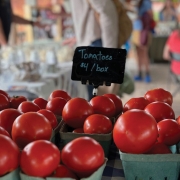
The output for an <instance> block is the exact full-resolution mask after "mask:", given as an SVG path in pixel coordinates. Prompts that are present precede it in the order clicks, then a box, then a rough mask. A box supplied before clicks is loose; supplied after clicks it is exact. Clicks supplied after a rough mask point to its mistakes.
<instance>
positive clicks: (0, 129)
mask: <svg viewBox="0 0 180 180" xmlns="http://www.w3.org/2000/svg"><path fill="white" fill-rule="evenodd" d="M0 134H2V135H5V136H8V137H10V135H9V133H8V132H7V131H6V130H5V129H4V128H3V127H1V126H0Z"/></svg>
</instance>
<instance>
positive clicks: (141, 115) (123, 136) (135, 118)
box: [113, 109, 158, 154]
mask: <svg viewBox="0 0 180 180" xmlns="http://www.w3.org/2000/svg"><path fill="white" fill-rule="evenodd" d="M157 137H158V129H157V122H156V120H155V119H154V117H153V116H151V115H150V114H148V113H146V112H145V111H144V110H139V109H132V110H129V111H126V112H125V113H124V114H122V115H121V116H120V117H119V118H118V119H117V121H116V123H115V125H114V129H113V139H114V143H115V144H116V146H117V148H118V149H120V151H122V152H125V153H132V154H142V153H145V152H147V151H148V150H149V149H150V148H151V147H152V145H153V144H154V143H155V142H156V140H157Z"/></svg>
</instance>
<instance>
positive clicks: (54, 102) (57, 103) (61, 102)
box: [46, 97, 67, 116]
mask: <svg viewBox="0 0 180 180" xmlns="http://www.w3.org/2000/svg"><path fill="white" fill-rule="evenodd" d="M66 103H67V101H66V100H65V99H63V98H60V97H56V98H53V99H51V100H49V101H48V103H47V105H46V109H47V110H50V111H52V112H53V113H54V114H55V115H58V116H62V110H63V108H64V106H65V104H66Z"/></svg>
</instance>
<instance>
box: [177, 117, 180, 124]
mask: <svg viewBox="0 0 180 180" xmlns="http://www.w3.org/2000/svg"><path fill="white" fill-rule="evenodd" d="M176 121H177V123H178V124H179V125H180V116H179V117H178V118H177V119H176Z"/></svg>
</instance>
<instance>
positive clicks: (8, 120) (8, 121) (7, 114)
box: [0, 108, 22, 135]
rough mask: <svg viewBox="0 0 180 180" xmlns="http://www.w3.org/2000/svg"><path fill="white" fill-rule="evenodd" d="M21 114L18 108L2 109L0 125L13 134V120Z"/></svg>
mask: <svg viewBox="0 0 180 180" xmlns="http://www.w3.org/2000/svg"><path fill="white" fill-rule="evenodd" d="M21 114H22V113H20V112H19V111H18V110H17V109H12V108H10V109H4V110H2V111H0V126H2V127H3V128H4V129H5V130H6V131H7V132H8V133H9V134H10V135H11V131H12V125H13V122H14V121H15V119H16V118H17V117H18V116H20V115H21Z"/></svg>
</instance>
